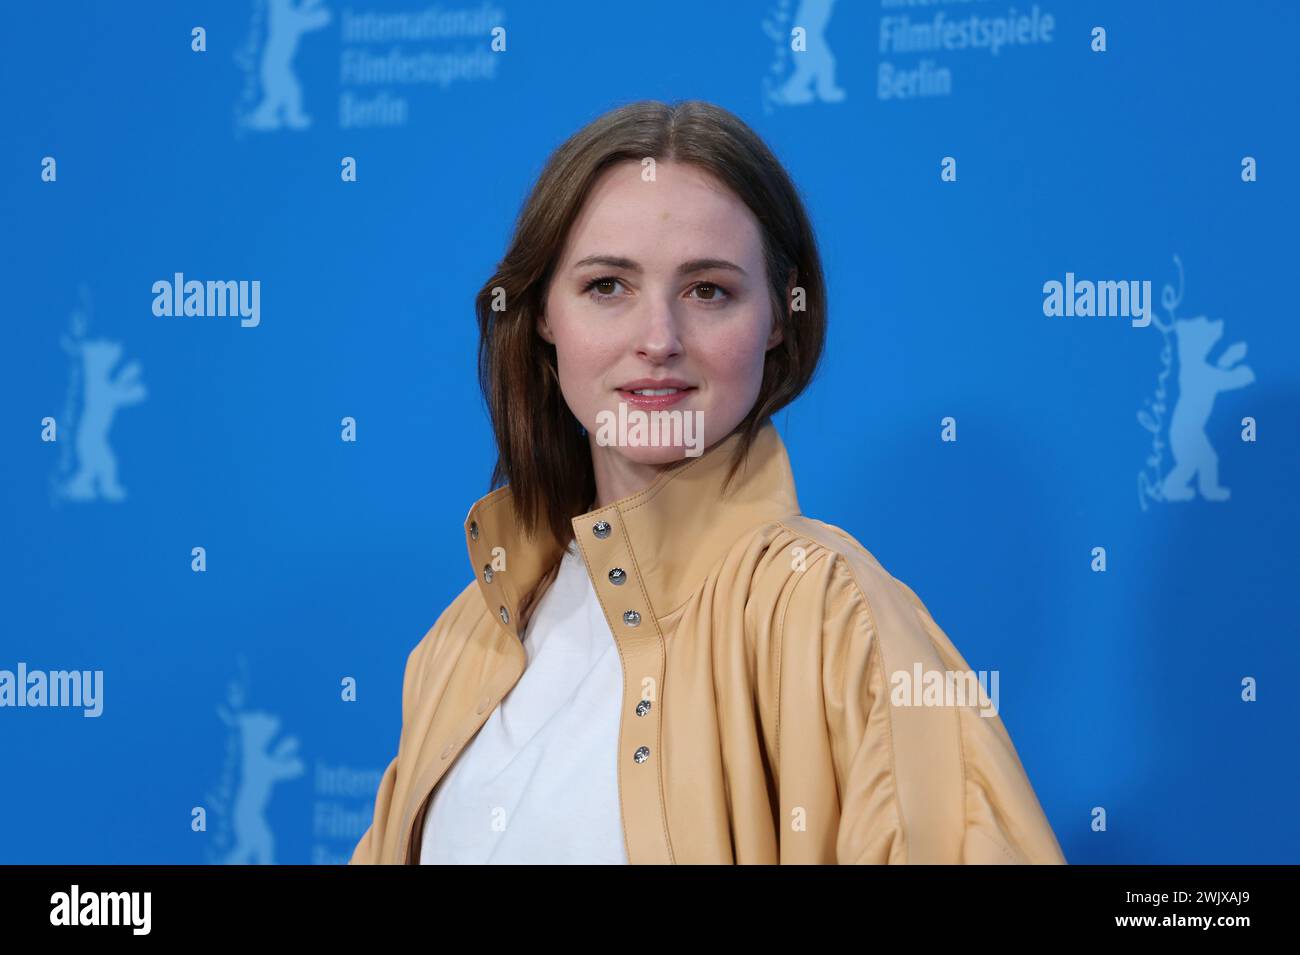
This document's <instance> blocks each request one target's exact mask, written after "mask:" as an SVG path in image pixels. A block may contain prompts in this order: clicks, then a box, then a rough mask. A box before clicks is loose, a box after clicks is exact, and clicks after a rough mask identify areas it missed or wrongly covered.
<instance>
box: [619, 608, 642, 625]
mask: <svg viewBox="0 0 1300 955" xmlns="http://www.w3.org/2000/svg"><path fill="white" fill-rule="evenodd" d="M623 622H624V623H625V624H627V625H628V626H629V627H635V626H636V625H637V624H639V623H640V622H641V615H640V614H639V613H637V612H636V611H635V610H624V611H623Z"/></svg>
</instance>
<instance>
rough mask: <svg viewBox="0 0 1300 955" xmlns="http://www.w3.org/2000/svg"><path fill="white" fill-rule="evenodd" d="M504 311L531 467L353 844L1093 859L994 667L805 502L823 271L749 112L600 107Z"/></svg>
mask: <svg viewBox="0 0 1300 955" xmlns="http://www.w3.org/2000/svg"><path fill="white" fill-rule="evenodd" d="M477 309H478V315H479V324H480V331H481V341H480V354H479V359H480V361H479V370H480V380H481V383H482V385H483V390H484V394H485V395H486V398H487V403H488V409H489V413H490V415H491V419H492V426H493V429H494V431H495V434H496V441H497V447H498V452H499V456H498V461H497V466H496V470H495V472H494V474H493V479H492V484H493V485H494V486H495V485H498V484H501V482H502V481H506V482H508V483H507V484H506V485H505V486H501V487H497V489H496V490H494V491H492V492H491V493H490V494H488V495H487V496H486V497H484V498H482V499H481V500H479V501H478V502H477V503H475V504H474V505H473V507H471V508H470V511H469V514H468V516H467V517H466V520H465V533H466V542H467V546H468V550H469V557H470V562H471V565H472V567H473V571H474V574H475V579H474V580H473V582H472V583H470V584H469V585H468V586H467V587H466V588H465V589H464V590H463V591H462V592H461V593H460V595H459V596H458V597H456V599H455V600H454V601H453V602H452V603H451V605H450V606H449V607H448V608H447V609H446V611H444V612H443V614H442V615H441V616H440V617H439V618H438V620H437V622H436V623H435V624H434V625H433V627H432V629H430V630H429V632H428V633H427V634H426V635H425V637H424V639H423V640H421V641H420V643H419V644H418V645H417V646H416V647H415V649H414V650H413V651H412V652H411V654H410V656H409V657H408V659H407V663H406V674H405V680H404V685H403V700H402V717H403V723H402V732H401V738H400V741H399V744H398V750H397V756H396V757H395V758H394V759H393V761H392V762H391V763H390V764H389V766H388V767H387V769H386V770H385V772H384V775H383V777H382V780H381V782H380V785H379V790H378V793H377V796H376V799H375V808H374V819H373V822H372V824H371V826H370V827H369V829H368V830H367V831H366V833H365V835H364V836H363V837H362V838H361V840H360V842H359V843H358V845H357V847H356V850H355V852H354V854H353V857H352V862H354V863H414V862H417V861H418V862H434V863H439V862H586V863H607V862H608V863H622V862H631V863H673V862H676V863H732V862H736V863H903V862H911V863H917V862H920V863H927V862H938V863H1003V862H1029V863H1062V862H1064V861H1065V860H1064V857H1063V856H1062V854H1061V850H1060V847H1059V845H1058V844H1057V841H1056V838H1055V836H1054V834H1053V832H1052V829H1051V827H1050V826H1049V825H1048V823H1047V820H1046V818H1045V817H1044V815H1043V812H1042V810H1041V808H1040V806H1039V804H1038V801H1037V799H1036V797H1035V794H1034V791H1033V788H1032V786H1031V785H1030V783H1029V780H1028V779H1027V778H1026V775H1025V773H1024V770H1023V768H1022V766H1021V764H1020V761H1019V758H1018V757H1017V754H1016V751H1015V748H1014V747H1013V745H1012V743H1011V740H1010V738H1009V737H1008V735H1007V733H1006V730H1005V729H1004V728H1003V725H1002V722H1001V720H1000V718H999V717H998V716H997V715H996V712H989V707H988V704H989V702H990V701H989V699H988V697H987V696H980V695H978V694H974V695H970V696H967V697H966V698H965V699H964V700H963V701H958V702H954V700H955V698H954V697H952V696H951V694H949V696H948V697H944V696H943V695H942V694H937V693H936V694H932V693H929V692H928V689H929V688H932V687H933V686H934V685H935V684H934V683H932V682H931V681H930V679H929V678H930V676H931V675H937V676H938V678H939V679H945V678H947V679H949V685H950V686H954V687H955V686H959V685H960V680H954V679H951V677H952V675H953V674H958V675H961V674H968V673H969V671H968V670H967V667H966V664H965V661H964V660H963V659H962V657H961V655H960V654H959V653H958V652H957V650H956V649H955V648H954V647H953V645H952V643H951V642H950V641H949V640H948V638H947V636H946V635H945V634H944V633H943V631H942V630H940V628H939V627H938V625H937V624H936V623H935V622H934V620H933V619H932V618H931V616H930V614H929V613H928V612H927V610H926V608H925V606H924V605H923V604H922V603H921V601H920V600H919V599H918V598H917V596H916V595H915V594H914V593H913V592H912V591H911V590H910V589H909V588H908V587H907V586H906V585H904V584H903V583H901V582H899V581H898V580H896V579H894V578H893V577H891V576H890V575H889V573H888V572H886V571H885V570H884V569H883V568H882V567H881V565H880V564H879V563H878V562H877V561H876V560H875V558H874V557H872V555H871V554H870V553H868V552H867V550H866V549H865V548H864V547H863V546H862V545H861V544H859V543H858V542H857V541H856V540H854V539H853V538H852V537H850V536H849V535H848V534H847V533H845V532H844V531H842V530H840V529H838V528H836V527H832V526H830V525H827V524H824V523H821V522H820V521H816V520H813V519H811V518H808V517H804V516H802V515H801V514H800V513H799V505H798V501H797V498H796V495H795V487H794V482H793V478H792V476H791V469H790V464H789V461H788V459H787V457H786V453H785V448H784V446H783V444H782V442H781V439H780V437H779V436H778V434H777V432H776V429H775V427H774V426H773V425H772V423H771V421H770V417H771V415H772V414H773V413H774V412H776V411H777V410H779V409H780V408H783V407H785V406H786V405H787V404H789V403H790V402H791V401H792V400H793V399H794V398H795V397H797V396H798V395H799V394H800V393H801V392H802V391H803V389H804V388H805V386H806V385H807V384H808V382H809V381H810V379H811V378H812V376H813V372H814V369H815V368H816V365H817V361H818V358H819V356H820V353H821V349H822V342H823V338H824V334H825V322H826V300H825V289H824V286H823V280H822V272H821V266H820V263H819V261H818V256H817V250H816V244H815V240H814V237H813V232H812V228H811V226H810V224H809V221H808V217H807V215H806V214H805V212H804V209H803V207H802V204H801V202H800V200H799V197H798V194H797V192H796V190H795V188H794V186H793V185H792V183H791V182H790V180H789V178H788V177H787V175H786V173H785V172H784V170H783V169H782V167H781V165H780V164H779V163H778V161H777V160H776V159H775V158H774V157H773V155H772V154H771V153H770V152H769V150H768V149H767V148H766V147H765V146H764V144H763V143H762V142H761V141H760V140H759V139H758V137H757V136H756V135H755V134H754V133H753V131H752V130H750V129H749V128H748V127H747V126H745V124H744V123H742V122H741V121H740V120H739V119H737V118H736V117H734V116H733V115H731V114H730V113H728V112H726V111H725V110H722V109H719V108H717V107H715V106H711V105H708V104H705V103H701V102H685V103H681V104H678V105H675V106H668V105H664V104H661V103H655V102H642V103H634V104H632V105H629V106H625V107H623V108H620V109H617V110H614V111H612V112H610V113H608V114H606V115H604V116H602V117H600V118H599V119H597V120H596V121H595V122H593V123H592V124H591V125H589V126H588V127H586V128H585V129H583V130H581V131H580V132H579V133H577V134H576V135H575V136H573V137H572V138H571V139H569V140H568V141H567V142H566V143H564V144H563V145H562V146H561V147H560V148H559V149H558V150H557V151H556V153H555V155H554V156H552V158H551V159H550V161H549V163H548V164H547V166H546V168H545V169H544V170H543V172H542V175H541V177H540V179H539V181H538V182H537V184H536V186H535V187H534V189H533V192H532V194H531V196H530V197H529V199H528V201H527V203H526V204H525V206H524V209H523V211H522V214H521V215H520V218H519V220H518V222H517V224H516V229H515V234H514V237H513V241H512V242H511V245H510V248H509V250H508V252H507V253H506V256H505V258H504V260H503V261H502V263H501V264H500V266H499V268H498V270H497V274H496V275H494V276H493V277H492V278H491V279H490V280H489V281H488V282H487V283H486V284H485V285H484V287H483V288H482V290H481V291H480V292H479V295H478V300H477ZM647 423H648V424H647ZM945 674H947V677H945ZM914 678H920V680H919V681H918V682H924V683H925V686H926V688H927V692H926V693H925V694H922V693H921V692H920V689H921V687H920V686H919V685H916V686H914V687H910V688H909V686H908V681H911V680H913V679H914ZM967 685H969V684H967Z"/></svg>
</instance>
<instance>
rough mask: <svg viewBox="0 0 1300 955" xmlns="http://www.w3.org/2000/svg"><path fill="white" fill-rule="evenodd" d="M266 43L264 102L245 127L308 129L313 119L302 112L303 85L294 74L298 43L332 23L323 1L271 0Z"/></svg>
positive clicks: (263, 79)
mask: <svg viewBox="0 0 1300 955" xmlns="http://www.w3.org/2000/svg"><path fill="white" fill-rule="evenodd" d="M268 3H269V4H270V11H269V16H268V17H267V26H266V43H265V45H264V46H263V47H262V61H261V66H260V69H259V74H260V77H261V81H262V101H261V102H260V103H258V105H257V107H256V108H255V109H254V110H253V111H252V112H251V113H250V114H249V115H248V117H247V118H246V119H245V121H244V124H245V125H246V126H248V127H249V128H251V129H260V130H272V129H280V128H281V126H287V127H289V128H290V129H306V128H307V127H308V126H310V125H311V117H310V116H308V115H307V114H306V113H304V112H303V111H302V84H301V83H299V82H298V77H297V76H295V75H294V72H293V57H294V54H295V53H297V52H298V40H299V38H300V37H301V36H302V35H303V34H304V33H307V32H308V31H311V30H319V29H320V28H321V27H323V26H325V24H327V23H329V22H330V12H329V10H327V9H326V8H325V7H322V6H321V5H320V0H302V2H301V3H299V4H298V5H296V6H295V5H294V3H293V0H268Z"/></svg>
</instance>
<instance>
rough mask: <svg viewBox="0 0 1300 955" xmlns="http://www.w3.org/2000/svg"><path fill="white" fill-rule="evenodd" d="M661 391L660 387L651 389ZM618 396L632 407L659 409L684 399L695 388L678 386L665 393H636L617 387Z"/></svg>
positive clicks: (650, 409)
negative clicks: (672, 390) (669, 392)
mask: <svg viewBox="0 0 1300 955" xmlns="http://www.w3.org/2000/svg"><path fill="white" fill-rule="evenodd" d="M652 390H655V391H662V390H663V389H662V388H658V389H652ZM617 391H618V394H619V397H620V398H622V399H623V400H624V401H626V402H627V403H628V404H629V405H630V406H631V407H633V408H640V409H642V410H644V411H660V410H662V409H664V408H671V407H672V406H673V405H675V404H677V403H678V402H679V401H683V400H685V398H686V397H687V396H688V395H691V394H694V393H695V388H693V387H691V388H678V389H677V390H676V391H674V392H672V393H671V394H667V395H638V394H637V393H636V392H634V391H629V390H626V389H623V388H619V389H617Z"/></svg>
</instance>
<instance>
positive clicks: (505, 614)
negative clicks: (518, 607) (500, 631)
mask: <svg viewBox="0 0 1300 955" xmlns="http://www.w3.org/2000/svg"><path fill="white" fill-rule="evenodd" d="M501 622H502V623H509V622H510V611H509V610H507V609H506V608H505V607H502V608H501Z"/></svg>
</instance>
